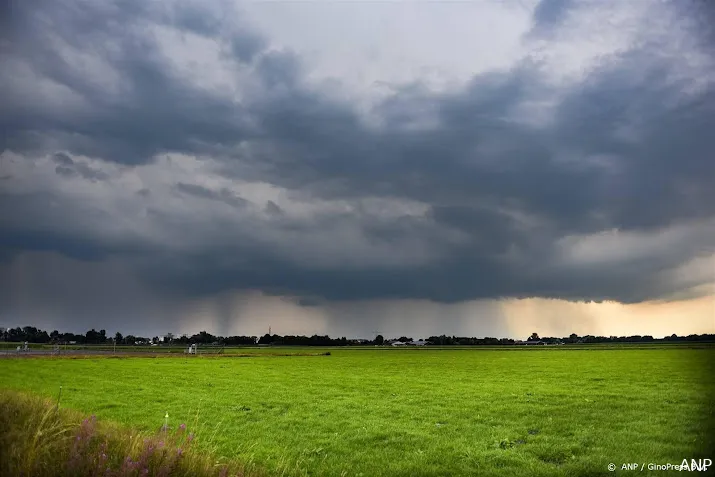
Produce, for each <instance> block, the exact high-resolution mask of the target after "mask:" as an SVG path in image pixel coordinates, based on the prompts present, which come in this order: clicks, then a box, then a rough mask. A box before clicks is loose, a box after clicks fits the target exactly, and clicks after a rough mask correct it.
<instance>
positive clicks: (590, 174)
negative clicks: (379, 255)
mask: <svg viewBox="0 0 715 477" xmlns="http://www.w3.org/2000/svg"><path fill="white" fill-rule="evenodd" d="M569 3H570V2H564V1H560V2H556V1H545V2H543V3H542V4H541V5H540V6H539V7H538V8H537V11H536V14H535V15H536V18H535V23H536V25H537V27H538V28H547V29H548V28H553V27H555V26H556V25H557V24H558V23H559V22H561V21H563V19H564V18H565V10H566V9H568V8H569ZM197 5H198V4H197ZM70 6H71V3H70V2H52V3H51V4H47V5H46V6H45V8H43V9H39V10H38V11H30V9H29V8H22V9H20V10H21V15H19V16H18V17H17V18H18V19H17V20H16V21H18V22H22V26H23V28H22V33H15V34H13V36H12V37H11V41H12V44H11V46H10V49H9V53H7V54H5V56H4V58H5V59H6V60H8V61H10V60H12V61H15V62H18V61H24V62H26V63H28V64H29V66H30V68H31V70H32V71H33V72H34V74H35V75H37V76H39V77H42V78H46V79H50V80H52V81H54V82H55V83H57V84H60V85H63V86H64V88H66V90H67V91H71V92H72V93H73V96H72V97H76V98H79V99H77V101H78V104H79V106H77V108H76V109H69V110H65V109H63V108H55V107H51V106H47V105H44V104H43V103H42V102H41V101H37V102H34V103H32V102H30V103H28V100H27V98H29V97H31V94H32V91H24V90H23V88H25V87H28V88H30V87H32V86H31V84H30V86H28V85H24V84H18V83H16V82H11V81H10V77H9V76H7V75H4V76H0V79H1V80H2V81H3V84H0V86H2V87H3V88H2V90H3V93H0V94H2V99H3V100H4V101H3V103H4V104H6V105H7V108H3V111H2V112H0V127H2V128H3V130H5V131H6V134H4V135H3V138H1V139H0V149H10V150H12V151H15V152H17V153H23V152H24V153H28V154H30V153H31V152H33V151H37V150H38V149H39V150H41V151H42V152H45V153H54V152H55V151H56V149H58V147H57V145H58V144H59V145H60V146H61V147H59V149H61V150H63V151H68V152H69V153H70V154H71V155H76V154H83V155H88V156H93V157H97V158H100V159H102V160H104V161H109V162H117V163H121V164H129V165H140V164H146V163H148V162H150V161H152V160H153V158H154V157H155V156H156V155H157V154H159V153H167V152H181V153H184V154H187V155H189V156H195V155H199V156H200V155H202V154H205V155H211V154H212V153H216V154H215V160H216V161H219V162H220V165H219V170H221V171H222V173H223V174H225V176H226V177H229V178H231V177H232V178H236V179H246V178H247V177H249V176H250V177H251V178H252V179H255V180H260V181H262V182H264V183H269V184H272V185H275V186H278V187H283V188H286V189H289V190H291V191H294V192H296V193H299V194H301V196H302V197H308V198H310V199H313V200H319V199H320V200H342V201H347V202H350V201H353V202H359V201H360V200H362V199H364V198H368V197H372V198H375V197H379V198H383V199H385V200H390V199H391V200H401V201H412V202H416V203H419V204H423V205H424V206H425V207H426V208H427V210H428V212H427V214H426V216H425V217H418V216H415V215H410V214H407V213H404V214H402V215H400V214H397V215H394V214H393V215H389V216H381V215H380V213H379V212H375V211H370V210H361V209H360V207H359V206H355V207H353V208H351V209H350V210H346V211H344V212H342V213H335V212H331V213H324V214H323V215H321V216H319V217H318V218H310V219H305V220H303V221H300V220H298V219H294V218H290V217H289V212H288V211H287V210H284V209H282V208H281V207H280V206H279V205H278V204H276V203H275V202H273V201H264V202H261V203H265V204H266V205H265V212H266V215H267V216H268V217H269V218H268V219H267V220H266V221H267V222H269V223H270V227H274V229H271V233H273V234H274V235H275V236H278V237H280V236H283V235H287V234H288V233H295V234H302V235H301V237H306V236H309V237H310V236H312V237H313V239H314V240H316V241H317V240H318V239H319V238H322V237H324V236H327V237H328V239H327V241H328V242H330V241H338V242H339V241H340V240H344V236H343V235H340V236H337V235H336V237H339V238H335V239H331V237H332V236H331V235H329V234H331V233H334V230H338V229H340V227H343V229H346V228H349V227H354V228H355V229H356V230H359V231H360V233H361V234H362V237H361V238H362V239H364V240H365V241H366V242H368V243H369V244H370V245H371V246H375V247H378V246H380V247H387V248H390V249H391V250H394V254H398V252H401V251H402V250H403V249H404V248H405V244H406V243H407V242H408V241H409V240H411V239H415V240H420V241H421V242H420V244H423V245H424V246H425V247H426V248H427V249H428V250H430V251H434V253H435V256H436V257H437V258H434V259H432V260H426V261H419V260H417V259H414V260H413V262H410V261H409V260H407V259H406V260H405V262H401V263H400V264H399V265H394V266H392V265H389V266H388V265H383V264H378V265H375V264H374V261H370V260H368V258H369V257H365V260H364V263H365V264H364V265H363V266H351V267H345V266H342V265H341V262H340V260H339V259H335V263H333V264H328V265H326V264H320V265H317V264H311V263H306V261H301V260H300V257H301V255H302V254H303V250H302V249H300V248H298V247H300V246H301V244H300V243H298V242H295V243H293V242H291V243H284V244H283V246H284V247H285V248H286V249H287V251H286V250H277V247H278V246H277V245H276V242H277V240H278V239H274V240H272V241H270V240H262V239H261V237H259V236H258V235H255V236H254V235H246V228H247V227H248V228H250V229H251V232H253V229H255V230H257V231H264V232H265V231H266V230H269V229H268V226H267V225H265V223H262V224H261V225H260V226H255V224H254V226H251V225H250V224H251V223H250V222H246V224H248V225H246V224H244V223H238V222H235V223H234V222H231V221H228V220H227V221H226V222H221V221H219V219H216V220H215V221H214V222H213V223H212V226H211V227H206V228H200V227H196V226H194V224H195V222H192V221H194V220H198V218H196V217H183V216H181V215H177V216H175V217H173V216H172V217H169V216H167V215H166V212H162V211H159V210H156V211H154V210H149V211H148V217H149V218H148V219H147V220H151V221H152V223H153V224H160V225H161V226H163V227H165V229H166V230H167V232H166V234H167V236H168V237H170V239H167V240H173V239H174V237H177V236H181V232H180V231H181V230H182V228H183V229H186V230H187V231H191V232H192V233H194V234H204V236H205V244H204V246H203V247H201V246H197V245H196V244H193V246H194V248H193V249H191V250H185V249H181V251H172V252H163V253H162V252H159V253H155V254H151V256H146V257H143V256H142V260H136V262H137V264H136V270H138V271H139V273H140V275H141V276H142V277H143V278H144V279H145V280H147V281H148V282H149V283H150V284H151V286H155V287H158V288H161V289H162V290H164V292H165V293H172V292H173V293H176V294H177V295H179V294H180V295H182V296H183V295H194V296H196V295H203V294H209V293H215V292H220V291H223V290H226V289H231V288H240V289H260V290H263V291H266V292H268V293H274V294H285V295H291V296H293V295H300V296H306V297H322V298H327V299H331V300H343V299H346V300H357V299H364V298H395V299H398V298H428V299H433V300H438V301H446V302H454V301H461V300H467V299H473V298H494V297H529V296H543V297H556V298H566V299H574V300H576V299H593V300H600V299H616V300H621V301H626V302H631V301H639V300H645V299H649V298H656V297H657V296H658V294H659V293H661V292H665V291H667V290H663V289H662V286H661V284H659V283H656V282H655V281H656V276H657V274H658V273H659V272H661V271H663V270H665V269H667V268H672V267H674V266H677V265H678V264H681V263H683V262H684V261H687V260H689V259H690V258H692V257H694V256H696V255H697V254H698V253H699V252H700V251H702V249H703V248H704V247H707V246H708V245H712V240H711V239H710V241H708V239H707V238H702V233H700V232H694V234H695V235H694V237H689V240H690V242H688V243H679V244H678V245H679V248H678V250H671V251H664V252H663V253H657V254H655V255H649V256H648V257H646V258H639V259H630V258H625V259H623V260H621V261H619V262H614V263H609V264H608V266H598V264H597V263H596V264H587V265H583V264H580V263H569V262H568V261H567V262H566V263H564V261H563V259H562V256H561V255H562V254H563V250H561V249H560V248H559V245H558V241H559V240H560V239H562V238H563V237H567V236H574V235H583V234H593V233H597V232H600V231H603V230H609V229H613V228H618V229H620V230H621V231H622V232H623V233H645V232H654V231H656V230H658V229H661V228H667V227H671V226H675V225H678V224H681V223H686V222H687V223H694V221H698V220H708V219H712V218H713V217H715V192H713V191H714V190H715V188H713V187H712V184H713V182H715V180H714V179H715V162H714V161H712V159H711V158H712V151H713V150H715V135H713V134H712V132H711V131H712V130H713V129H715V121H714V118H715V110H714V107H715V97H714V96H713V94H714V91H713V89H712V83H709V84H708V86H707V88H709V89H706V90H704V91H700V92H696V93H693V94H692V95H691V96H689V97H688V96H686V95H684V94H683V93H682V91H683V90H684V89H685V88H686V87H688V86H691V85H690V84H689V83H692V81H694V80H695V79H697V78H692V77H690V76H688V75H687V74H686V75H685V76H684V79H683V80H680V81H673V80H672V78H671V76H670V75H669V73H671V72H672V71H673V68H674V66H673V65H672V61H673V59H672V58H663V57H656V56H653V55H652V54H650V53H649V51H650V50H649V48H652V47H653V45H646V46H645V47H643V48H640V49H634V50H629V51H626V52H625V53H621V54H619V55H618V56H616V57H613V58H611V60H612V61H610V62H604V66H601V67H599V68H597V69H596V70H595V71H593V72H592V73H591V74H590V75H589V76H588V77H587V78H586V80H585V81H584V82H582V83H578V84H576V85H575V86H571V87H569V88H568V89H566V90H558V91H557V90H556V87H554V86H549V85H548V83H547V82H545V81H544V80H543V72H542V71H540V70H539V67H538V65H536V64H534V63H533V62H530V61H524V62H522V63H521V64H520V65H518V66H517V67H516V68H514V69H513V70H511V71H508V72H502V73H492V74H483V75H478V76H475V77H474V78H473V79H472V80H471V81H470V82H469V83H468V84H467V85H465V86H464V87H463V88H462V89H460V90H456V91H455V90H453V91H449V92H443V93H435V92H432V91H430V90H428V89H426V88H425V87H423V86H421V85H420V84H419V83H416V84H412V85H409V86H404V87H396V88H395V89H394V94H392V95H391V96H390V97H388V98H387V99H386V100H384V101H383V102H381V103H380V104H379V105H378V106H377V107H376V108H375V111H374V112H375V113H376V114H377V116H379V117H380V119H381V120H382V124H381V125H380V126H379V127H370V126H368V125H366V124H365V121H364V120H362V119H361V118H360V115H359V114H358V112H357V110H356V108H354V107H353V105H351V104H347V103H346V102H339V101H337V100H335V99H331V98H330V97H329V96H328V95H326V94H323V93H322V92H321V91H320V89H318V88H315V87H309V86H306V84H305V81H304V80H305V76H306V72H305V71H304V65H303V63H302V61H301V58H300V57H299V56H298V55H297V54H296V53H293V52H291V51H290V50H271V49H269V47H268V45H269V42H268V41H267V39H265V38H262V37H260V36H258V35H257V34H255V33H253V32H250V31H247V32H246V33H245V34H244V33H242V32H238V33H236V32H233V33H231V34H229V35H228V36H227V37H225V38H224V37H221V35H222V34H223V33H221V30H222V27H223V23H222V18H221V17H220V16H217V15H216V14H213V13H210V12H208V11H206V10H202V9H199V10H194V9H195V8H198V7H192V9H191V10H181V9H178V10H177V11H176V12H174V15H173V16H172V15H166V14H164V13H160V12H158V10H157V11H154V10H152V9H151V8H150V7H149V6H147V4H145V3H143V2H132V3H126V4H125V3H107V4H102V6H99V4H95V3H88V4H86V5H83V7H84V8H81V9H79V10H77V9H73V8H70ZM152 24H165V25H173V26H176V27H178V28H182V29H184V30H186V31H191V32H194V33H196V34H199V35H202V36H205V37H209V38H218V39H219V40H220V41H221V42H224V43H226V46H227V49H226V51H228V52H229V53H230V54H231V55H233V58H235V59H236V60H237V61H238V62H243V63H250V65H244V66H246V67H247V68H248V67H250V68H252V69H251V74H252V78H253V79H255V80H256V81H257V83H258V85H259V86H257V87H256V89H255V90H251V91H252V93H253V94H252V95H251V96H250V98H247V99H245V100H243V101H242V102H234V101H233V100H232V99H231V98H229V97H228V96H227V95H222V94H220V92H217V91H210V90H207V89H202V88H199V87H197V86H195V85H192V84H191V83H189V82H188V81H187V80H186V79H185V78H183V77H181V76H180V75H179V74H178V73H176V71H175V69H173V68H172V67H171V65H170V62H169V61H168V58H166V57H165V54H164V53H163V51H162V50H161V48H160V47H159V45H158V43H157V41H156V40H155V37H154V35H153V34H152V33H151V32H150V30H149V28H150V27H151V25H152ZM18 31H19V29H18ZM56 37H59V38H60V39H61V40H62V41H63V42H66V44H67V45H69V46H68V47H71V48H75V49H77V50H79V51H85V52H93V53H95V54H99V55H100V56H101V57H102V58H103V59H104V60H105V61H106V62H107V64H108V65H109V66H108V67H107V68H110V67H111V68H116V70H117V71H119V72H120V87H119V92H113V90H112V88H111V87H104V86H103V85H101V84H97V83H96V82H92V81H90V76H91V75H88V74H85V73H84V72H82V71H79V70H77V69H76V68H75V67H74V66H73V65H71V64H70V63H68V62H67V61H66V60H64V59H63V57H62V56H61V55H58V54H56V53H57V50H58V49H61V48H65V46H62V45H61V44H60V43H58V42H57V41H55V38H56ZM655 46H657V45H655ZM706 72H707V74H708V75H712V74H713V71H712V69H706ZM36 84H37V83H36ZM63 91H65V90H63ZM557 93H558V96H559V98H560V102H559V104H558V106H555V112H554V114H553V121H552V122H551V123H549V124H547V125H543V124H542V125H532V124H530V123H526V122H523V121H519V120H520V119H523V118H520V117H519V114H518V113H515V111H516V110H517V109H518V107H519V106H520V105H522V104H524V103H525V102H528V101H529V100H533V99H539V98H541V97H550V96H553V95H556V94H557ZM13 98H22V99H13ZM244 145H247V146H250V153H246V152H241V151H243V150H240V151H239V146H244ZM45 149H46V150H45ZM237 151H238V152H237ZM54 161H55V162H56V171H57V173H58V174H60V175H63V176H71V177H65V179H67V180H69V179H73V180H74V179H88V180H104V179H106V178H107V177H106V175H105V173H103V172H102V171H101V170H99V169H93V168H91V167H90V166H87V165H84V164H83V163H78V162H76V161H74V160H73V159H72V158H71V157H70V155H67V154H65V153H57V154H55V155H54ZM246 171H248V172H246ZM142 190H146V191H147V193H146V194H144V195H145V197H144V198H145V199H146V200H149V199H152V200H157V201H160V200H161V197H159V195H160V194H159V193H155V191H154V190H153V189H152V193H151V194H148V190H149V189H142ZM173 190H174V191H175V192H178V193H179V194H180V195H181V196H184V197H185V198H186V200H191V199H194V200H196V199H198V200H200V201H206V202H223V203H227V204H229V205H232V206H234V207H235V208H237V209H245V208H247V206H248V205H250V204H249V202H248V201H247V199H244V198H242V197H239V196H238V195H236V194H235V193H234V192H232V191H230V190H229V189H228V188H222V187H219V188H218V189H211V188H207V187H204V186H201V185H197V184H192V183H188V182H177V183H175V185H174V187H173ZM133 193H136V192H133ZM139 193H141V191H139ZM142 194H143V193H142ZM13 197H14V199H12V200H15V201H16V202H17V203H18V205H21V207H18V208H17V209H15V208H13V207H3V209H2V214H3V216H4V217H14V216H15V214H19V213H20V212H19V211H20V210H22V211H23V213H25V214H26V216H28V217H34V218H35V221H36V222H38V223H43V225H44V228H43V230H44V232H43V233H44V235H43V236H42V238H41V239H40V238H38V237H39V236H38V235H37V232H36V231H35V229H33V228H31V227H30V226H29V225H27V223H26V222H24V221H20V220H15V219H11V218H9V219H6V220H5V221H6V222H9V223H12V224H13V226H14V228H13V232H12V235H11V236H10V238H8V239H5V241H4V242H3V244H4V247H9V248H12V249H22V248H24V249H27V250H55V251H58V252H60V253H62V254H65V255H68V256H72V257H75V258H80V259H88V258H89V259H99V258H103V257H106V256H117V255H120V254H131V250H132V247H130V246H129V245H128V244H127V243H126V240H128V239H122V241H121V243H120V244H113V243H111V241H108V239H107V238H106V234H100V233H98V232H97V233H95V232H94V231H93V230H92V229H91V227H84V228H82V229H81V230H82V232H81V239H80V238H71V239H69V238H66V233H67V232H66V230H67V229H68V227H71V226H72V225H73V223H74V222H81V223H83V224H86V223H87V221H86V220H80V219H81V217H80V211H79V210H73V209H71V208H70V209H68V210H64V211H63V213H65V214H66V218H65V219H64V221H63V223H59V222H58V221H57V220H53V219H52V218H51V217H49V215H48V214H47V213H46V210H45V207H46V206H45V205H43V203H42V202H41V201H38V199H37V198H32V197H24V196H18V195H15V196H13ZM20 202H22V204H20ZM271 221H272V222H271ZM196 223H198V222H196ZM264 229H265V230H264ZM343 229H340V230H343ZM258 233H259V232H256V234H258ZM63 234H65V235H63ZM451 237H456V238H454V239H453V238H451ZM271 238H274V237H273V235H271ZM73 240H76V242H74V241H73ZM137 240H141V239H137ZM321 243H322V242H321ZM23 244H26V245H23ZM217 244H218V246H217ZM303 245H304V244H303ZM144 247H146V248H148V249H151V248H152V246H149V245H144V244H138V245H137V246H136V249H137V250H144V249H145V248H144ZM344 247H350V244H349V243H345V244H344ZM351 253H352V252H350V251H348V252H346V255H350V254H351ZM356 253H357V252H356ZM604 253H605V252H604ZM137 254H139V253H138V252H137ZM291 254H293V255H291ZM286 256H294V259H293V260H289V259H287V258H286ZM295 257H298V258H295ZM360 258H362V257H360ZM574 261H575V262H578V260H574Z"/></svg>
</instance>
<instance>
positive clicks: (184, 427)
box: [179, 423, 186, 431]
mask: <svg viewBox="0 0 715 477" xmlns="http://www.w3.org/2000/svg"><path fill="white" fill-rule="evenodd" d="M179 430H180V431H185V430H186V424H184V423H181V424H179Z"/></svg>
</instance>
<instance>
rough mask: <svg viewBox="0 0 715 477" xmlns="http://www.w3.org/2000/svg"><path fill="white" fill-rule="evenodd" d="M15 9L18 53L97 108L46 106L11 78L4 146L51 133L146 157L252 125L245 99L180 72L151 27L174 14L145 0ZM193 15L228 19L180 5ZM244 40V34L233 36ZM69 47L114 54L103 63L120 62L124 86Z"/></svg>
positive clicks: (34, 142)
mask: <svg viewBox="0 0 715 477" xmlns="http://www.w3.org/2000/svg"><path fill="white" fill-rule="evenodd" d="M16 10H17V11H18V13H17V15H16V22H17V23H20V25H19V26H18V33H17V35H15V36H14V37H13V38H12V39H11V43H10V46H9V48H8V49H9V51H10V55H8V56H9V57H10V59H16V58H21V59H22V60H24V61H26V62H27V63H28V64H29V66H30V68H31V69H32V71H33V73H34V74H36V75H39V76H41V77H44V78H47V79H48V80H51V81H54V82H56V83H58V84H61V85H63V86H65V87H66V88H68V89H69V90H71V91H72V92H73V93H74V94H75V95H77V96H78V97H79V98H81V101H82V102H83V103H85V104H86V106H85V105H84V104H83V106H82V107H83V109H85V108H87V109H88V110H85V111H83V112H82V113H81V114H76V115H72V114H71V113H70V114H68V113H67V112H65V111H62V110H52V109H51V108H43V105H41V104H28V101H27V100H26V99H25V98H26V97H27V96H29V95H31V94H32V91H13V93H14V94H10V93H11V91H10V90H9V88H4V91H3V93H2V94H3V100H4V101H3V103H4V104H5V107H4V108H3V111H2V113H0V127H2V128H3V129H5V130H6V131H7V132H8V134H6V135H4V136H3V138H2V139H0V149H5V148H9V149H13V150H23V149H34V148H38V147H40V148H42V142H46V143H52V141H51V139H55V140H58V141H61V142H62V143H63V145H64V146H65V147H66V149H67V150H69V151H70V152H72V153H75V154H84V155H90V156H97V157H102V158H104V159H107V160H112V161H116V162H120V163H125V164H140V163H144V162H146V161H148V160H150V159H151V157H152V156H153V155H154V154H156V153H158V152H162V151H186V152H198V151H203V150H206V149H209V148H210V146H209V145H211V144H216V143H218V144H230V143H236V142H239V141H240V140H241V139H245V138H246V137H248V136H250V135H251V132H250V129H251V128H250V126H249V125H248V124H246V123H245V119H246V118H245V117H244V115H243V114H242V113H241V110H240V108H237V107H236V106H235V105H233V104H231V103H230V102H227V101H225V99H224V98H220V97H217V95H215V94H212V93H211V92H206V91H202V90H200V89H198V88H195V87H192V86H191V85H189V84H187V83H186V82H185V81H184V80H183V79H182V78H180V77H178V76H177V75H176V74H175V72H174V71H173V68H172V67H171V64H170V61H169V58H167V57H166V56H164V55H163V53H162V52H161V51H160V49H159V46H158V44H157V40H156V37H155V35H153V34H152V32H151V31H150V28H151V27H152V25H156V24H166V23H168V24H169V25H171V24H172V23H171V18H166V16H165V15H161V14H160V13H159V12H155V11H152V9H151V8H150V7H149V6H147V5H146V4H145V3H144V2H129V3H124V2H119V3H111V2H108V3H102V4H97V3H94V2H87V3H86V4H84V5H82V8H77V5H76V4H75V3H74V2H68V1H58V2H52V3H51V4H47V5H45V8H43V9H37V10H34V9H32V8H30V6H29V5H26V4H23V5H17V7H16ZM178 11H179V12H182V11H183V10H181V9H178ZM201 12H203V15H204V17H206V18H203V17H202V16H201V15H200V13H201ZM188 17H190V18H191V19H192V22H194V23H196V24H192V25H193V26H194V27H195V28H199V25H203V26H204V27H205V28H206V29H208V28H209V27H210V26H212V25H217V24H219V20H218V19H215V18H214V19H210V18H209V17H210V13H208V12H205V11H202V10H198V11H192V12H190V13H186V14H185V15H183V16H181V15H180V16H179V23H180V24H182V22H183V23H185V22H184V20H185V19H186V18H188ZM182 19H184V20H182ZM213 32H214V33H215V31H213ZM202 33H208V31H202ZM58 39H59V41H58ZM237 42H240V38H234V39H233V43H234V45H235V44H236V43H237ZM68 48H74V49H77V50H79V51H84V52H88V53H92V54H95V55H97V56H99V57H101V58H102V60H104V61H105V62H106V64H104V65H99V66H98V67H97V68H98V69H99V71H95V72H94V73H102V70H104V71H110V70H115V71H117V72H118V73H119V75H120V78H119V82H120V84H119V88H120V89H121V91H120V92H119V93H113V92H112V91H111V88H108V87H107V84H103V83H102V82H96V81H91V80H90V78H89V77H90V75H88V74H87V72H86V71H82V70H81V69H80V68H77V66H76V65H73V64H71V63H70V62H68V61H67V60H65V57H63V56H62V54H61V53H62V51H63V49H68ZM24 87H25V85H16V86H15V87H14V89H22V88H24ZM28 87H30V86H28ZM18 93H24V94H18ZM16 98H17V99H16ZM43 139H44V141H42V140H43ZM38 142H40V144H38Z"/></svg>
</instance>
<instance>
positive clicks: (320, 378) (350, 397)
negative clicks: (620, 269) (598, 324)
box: [0, 345, 715, 476]
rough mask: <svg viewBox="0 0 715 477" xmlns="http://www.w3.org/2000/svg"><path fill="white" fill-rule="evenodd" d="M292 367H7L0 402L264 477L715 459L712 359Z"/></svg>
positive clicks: (398, 352)
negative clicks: (80, 420) (154, 435)
mask: <svg viewBox="0 0 715 477" xmlns="http://www.w3.org/2000/svg"><path fill="white" fill-rule="evenodd" d="M273 351H278V350H275V349H274V350H273ZM300 351H304V353H302V355H300ZM324 351H330V354H329V355H323V354H321V353H322V352H324ZM293 352H295V353H298V354H296V355H294V356H285V355H284V356H280V355H272V354H271V353H270V352H269V351H266V350H265V349H261V350H258V351H256V353H255V355H254V356H251V357H224V358H221V357H201V356H198V357H195V356H165V357H161V358H156V359H152V358H146V357H144V358H139V357H123V358H118V359H113V358H110V357H88V358H85V359H68V358H62V357H56V358H52V357H47V358H17V359H16V358H6V359H2V360H0V387H1V388H5V389H14V390H20V391H25V392H31V393H33V394H36V395H40V396H47V397H53V398H54V399H57V398H58V395H59V390H60V386H62V395H61V406H62V407H66V408H71V409H74V410H77V411H81V412H83V413H86V414H96V415H97V417H98V419H99V420H100V421H107V422H112V423H116V424H119V425H124V426H127V427H132V428H137V429H142V430H146V431H155V430H157V429H159V428H160V427H161V426H162V425H163V424H164V423H165V416H166V413H167V412H168V414H169V419H168V423H169V426H171V427H172V428H174V429H176V428H178V427H179V426H180V424H182V423H183V424H186V425H187V426H189V428H191V429H192V430H193V431H194V432H196V436H197V438H196V445H197V446H199V447H200V446H203V447H204V448H205V449H206V450H210V451H211V452H213V453H214V454H215V455H218V456H223V457H227V458H229V459H234V460H236V461H242V462H251V463H255V464H256V465H258V466H260V467H261V468H262V469H265V470H266V471H267V472H268V473H269V475H271V474H272V475H320V476H323V475H325V476H341V475H363V476H381V475H384V476H438V475H440V476H442V475H496V476H539V475H543V476H552V475H553V476H560V475H563V476H573V475H583V476H586V475H614V474H615V475H620V474H626V473H628V472H626V471H623V472H621V471H616V472H615V473H613V472H609V471H608V469H607V465H608V464H609V463H616V464H617V465H619V466H620V465H621V464H622V463H625V462H645V463H646V464H647V463H651V462H652V463H668V462H671V463H678V464H679V463H680V462H682V460H683V459H685V458H687V459H691V458H698V457H709V458H712V457H713V455H712V453H711V450H712V449H715V440H714V439H713V438H714V435H713V414H712V406H711V405H710V404H711V402H713V397H714V396H715V392H714V389H713V387H714V386H715V385H714V384H713V380H712V376H713V375H714V374H713V371H715V366H714V363H715V348H713V347H712V346H700V347H692V348H691V347H687V346H668V345H665V346H642V347H628V346H616V347H608V346H598V347H580V348H576V347H574V348H571V347H569V346H562V347H547V348H546V349H544V348H541V349H523V348H522V349H515V348H501V349H481V348H477V349H464V348H462V349H459V348H451V349H430V348H426V349H386V348H373V349H345V348H332V349H330V350H324V349H314V348H313V349H303V350H295V349H294V350H293ZM279 354H280V353H279ZM283 354H290V353H287V352H286V353H283ZM714 460H715V459H714ZM631 472H632V471H631ZM643 474H645V475H648V472H647V471H645V472H642V473H641V475H643ZM653 475H657V473H655V472H654V473H653Z"/></svg>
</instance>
